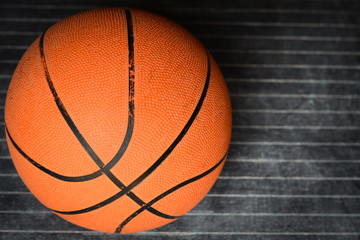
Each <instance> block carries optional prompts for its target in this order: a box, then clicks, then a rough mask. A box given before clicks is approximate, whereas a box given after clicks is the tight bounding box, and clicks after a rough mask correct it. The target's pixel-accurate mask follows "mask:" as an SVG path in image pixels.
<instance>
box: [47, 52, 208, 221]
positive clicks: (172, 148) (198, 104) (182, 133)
mask: <svg viewBox="0 0 360 240" xmlns="http://www.w3.org/2000/svg"><path fill="white" fill-rule="evenodd" d="M206 54H207V62H208V64H207V65H208V66H207V74H206V81H205V85H204V88H203V91H202V93H201V97H200V99H199V101H198V103H197V105H196V107H195V110H194V111H193V113H192V115H191V117H190V118H189V120H188V122H187V123H186V125H185V126H184V128H183V129H182V131H181V132H180V134H179V135H178V136H177V138H176V139H175V140H174V142H173V143H172V144H171V145H170V147H169V148H168V149H167V150H166V151H165V152H164V153H163V154H162V155H161V157H160V158H159V159H158V160H157V161H156V162H155V163H154V164H153V165H152V166H151V167H150V168H148V170H146V171H145V172H144V173H143V174H141V175H140V176H139V177H138V178H137V179H135V180H134V181H133V182H132V183H130V184H129V185H128V186H127V187H125V188H124V189H122V190H121V191H120V192H118V193H116V194H115V195H113V196H111V197H110V198H108V199H106V200H104V201H102V202H100V203H98V204H95V205H93V206H91V207H87V208H84V209H81V210H75V211H57V210H52V211H54V212H56V213H60V214H68V215H70V214H81V213H85V212H90V211H93V210H95V209H98V208H101V207H103V206H105V205H107V204H109V203H111V202H113V201H115V200H117V199H119V198H120V197H122V196H124V195H125V194H127V193H128V192H129V191H131V189H133V188H134V187H135V186H137V185H138V184H139V183H141V182H142V181H143V180H144V179H145V178H146V177H148V176H149V175H150V174H151V173H152V172H153V171H155V169H156V168H157V167H159V166H160V164H161V163H162V162H163V161H164V160H165V159H166V158H167V157H168V156H169V155H170V153H171V152H172V151H173V150H174V148H175V147H176V145H177V144H178V143H179V142H180V141H181V139H182V138H183V137H184V136H185V134H186V133H187V131H188V130H189V128H190V126H191V124H192V123H193V122H194V120H195V118H196V116H197V115H198V113H199V112H200V109H201V106H202V104H203V102H204V100H205V97H206V94H207V90H208V86H209V83H210V73H211V62H210V56H209V54H208V53H206Z"/></svg>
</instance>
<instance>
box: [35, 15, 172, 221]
mask: <svg viewBox="0 0 360 240" xmlns="http://www.w3.org/2000/svg"><path fill="white" fill-rule="evenodd" d="M125 13H126V20H127V25H128V48H129V114H128V121H129V124H128V129H129V126H130V125H131V126H133V125H134V87H135V85H134V80H135V64H134V39H133V24H132V16H131V12H130V10H129V9H125ZM44 35H45V33H44V34H43V35H42V36H41V39H40V52H41V59H42V62H43V66H44V69H45V74H46V78H47V81H48V83H49V87H50V89H51V91H52V93H53V95H54V98H55V101H56V103H57V105H58V108H59V110H60V112H61V113H62V114H63V117H64V119H65V120H66V122H67V123H68V125H69V127H70V128H71V129H72V131H73V133H74V135H75V136H76V137H77V139H78V140H79V142H80V143H82V145H83V147H84V148H85V149H86V150H87V149H90V150H91V151H90V152H88V153H89V155H90V156H91V157H92V158H93V160H94V161H95V163H96V164H97V165H98V166H99V167H100V168H101V169H100V171H101V172H103V173H104V174H105V175H106V176H107V177H108V178H109V179H110V180H111V181H112V182H113V183H114V184H115V185H116V186H118V187H119V188H120V189H121V190H123V189H124V188H125V187H126V186H125V185H124V184H123V183H122V182H121V181H120V180H119V179H117V178H116V177H115V176H114V175H113V174H112V173H111V172H110V170H108V169H105V168H104V164H103V162H102V161H101V159H100V158H99V157H97V155H96V154H95V152H94V151H93V150H92V149H91V147H90V146H89V145H88V143H87V142H86V141H85V139H84V138H83V137H82V136H81V134H80V132H79V131H78V129H77V128H76V125H75V124H74V123H73V121H72V120H71V118H70V116H69V114H68V113H67V111H66V109H65V107H64V105H63V104H62V102H61V100H60V98H59V97H58V95H57V93H56V90H55V88H54V86H53V84H52V82H51V78H50V74H49V72H48V69H47V65H46V61H45V54H44V49H43V41H44ZM59 103H60V104H59ZM64 113H65V114H64ZM132 129H133V127H131V131H127V133H129V132H130V133H131V134H132ZM74 130H75V131H74ZM130 137H131V136H130ZM124 141H125V142H128V143H129V141H130V139H128V140H126V137H125V140H124ZM84 145H85V146H84ZM127 145H128V144H127ZM120 149H121V148H120ZM91 153H93V154H91ZM96 158H98V161H97V160H96ZM130 190H131V189H130ZM130 190H129V191H126V192H124V193H125V194H126V195H128V196H129V197H130V198H131V199H133V200H134V201H135V202H136V203H137V204H139V205H140V206H142V205H144V204H145V202H143V201H142V200H141V199H140V198H138V197H137V196H136V195H135V194H134V193H132V192H130ZM50 210H52V211H54V212H57V213H63V214H65V213H64V212H62V211H57V210H53V209H50ZM84 210H85V209H84ZM84 210H83V211H75V212H77V213H78V214H80V213H84V212H88V211H91V210H94V209H93V208H87V209H86V211H84ZM149 211H150V212H151V213H153V214H155V215H157V216H159V217H163V218H168V219H174V218H177V217H178V216H171V215H167V214H165V213H161V212H159V211H158V210H156V209H149ZM73 214H75V213H73Z"/></svg>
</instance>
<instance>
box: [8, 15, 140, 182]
mask: <svg viewBox="0 0 360 240" xmlns="http://www.w3.org/2000/svg"><path fill="white" fill-rule="evenodd" d="M125 12H126V19H127V23H128V42H129V110H128V125H127V130H126V134H125V137H124V140H123V142H122V144H121V146H120V148H119V150H118V152H117V153H116V154H115V156H114V157H113V158H112V159H111V161H110V162H109V163H108V164H107V165H104V164H103V162H102V161H101V160H100V158H99V157H98V156H97V155H96V154H95V152H94V151H93V150H92V148H91V147H90V146H89V144H88V143H87V142H86V140H85V139H84V137H83V136H82V135H81V134H80V132H79V130H78V129H77V127H76V125H75V124H74V122H73V121H72V120H71V118H70V116H69V114H68V113H67V111H66V109H65V107H64V105H63V104H62V102H61V99H60V98H59V96H58V94H57V92H56V90H55V88H54V84H53V83H52V80H51V77H50V74H49V71H48V68H47V64H46V60H45V53H44V36H45V33H46V31H45V32H44V33H43V34H42V35H41V37H40V43H39V48H40V56H41V61H42V64H43V67H44V71H45V76H46V80H47V82H48V85H49V87H50V90H51V92H52V94H53V96H54V99H55V102H56V105H57V106H58V108H59V110H60V112H61V114H62V115H63V117H64V119H65V121H66V122H67V123H68V125H69V127H70V128H71V130H72V131H73V132H74V134H75V136H76V137H77V138H78V140H79V142H80V143H81V145H82V146H83V147H84V148H85V150H86V151H87V152H88V153H89V155H90V156H91V157H92V159H93V160H94V161H95V162H96V163H97V165H98V166H99V167H100V169H99V170H97V171H95V172H93V173H90V174H87V175H83V176H65V175H61V174H58V173H56V172H53V171H51V170H49V169H47V168H46V167H44V166H43V165H41V164H39V163H38V162H36V161H35V160H33V159H32V158H31V157H30V156H28V155H27V154H26V153H25V152H24V151H22V150H21V149H20V147H19V146H18V145H17V144H16V143H15V141H14V140H13V139H12V138H10V140H11V142H12V143H13V145H14V146H15V148H16V149H17V150H18V151H19V153H20V154H21V155H22V156H23V157H24V158H25V159H27V160H28V161H29V162H30V163H31V164H33V165H34V166H35V167H37V168H39V169H40V170H42V171H44V172H45V173H47V174H49V175H51V176H52V177H54V178H57V179H59V180H62V181H67V182H85V181H89V180H92V179H95V178H97V177H99V176H100V175H102V174H103V171H108V170H110V169H111V168H113V167H114V166H115V165H116V163H117V162H118V161H119V160H120V158H121V157H122V156H123V154H124V153H125V151H126V149H127V147H128V145H129V143H130V140H131V137H132V133H133V129H134V108H135V107H134V78H135V75H134V72H135V68H134V46H133V43H134V39H133V31H132V28H133V26H132V21H131V14H130V11H129V10H128V9H126V10H125ZM7 133H8V135H9V136H10V134H9V132H8V130H7ZM89 151H90V152H89Z"/></svg>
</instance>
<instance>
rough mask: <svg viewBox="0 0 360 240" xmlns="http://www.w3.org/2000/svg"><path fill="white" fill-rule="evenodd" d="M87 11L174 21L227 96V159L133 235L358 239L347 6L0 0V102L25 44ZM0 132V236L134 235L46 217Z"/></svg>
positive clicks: (356, 28)
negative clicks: (206, 181)
mask: <svg viewBox="0 0 360 240" xmlns="http://www.w3.org/2000/svg"><path fill="white" fill-rule="evenodd" d="M98 6H99V7H100V6H129V7H137V8H144V9H149V10H152V11H154V12H157V13H160V14H162V15H165V16H167V17H169V18H170V19H173V20H175V21H177V22H178V23H180V24H182V25H183V26H185V27H186V28H187V29H189V30H190V31H191V32H192V33H193V34H194V35H196V36H197V37H198V38H199V39H200V40H201V41H202V42H203V43H204V45H205V46H206V47H207V48H208V49H209V50H210V52H211V53H212V54H213V56H214V57H215V59H216V60H217V62H218V63H219V65H220V67H221V69H222V70H223V73H224V75H225V77H226V80H227V83H228V86H229V89H230V92H231V98H232V106H233V126H234V127H233V138H232V144H231V149H230V155H229V158H228V160H227V163H226V165H225V167H224V170H223V172H222V174H221V176H220V178H219V180H218V181H217V183H216V184H215V186H214V187H213V189H212V190H211V191H210V193H209V194H208V195H207V196H206V197H205V198H204V200H203V201H202V202H201V203H200V204H199V205H198V206H197V207H196V208H195V209H193V211H191V212H190V213H189V214H187V215H185V216H184V217H182V218H180V219H179V220H177V221H175V222H174V223H171V224H169V225H167V226H164V227H162V228H159V229H156V230H153V231H150V232H144V233H140V234H135V235H136V239H169V238H172V239H197V240H198V239H246V240H253V239H262V240H263V239H264V240H267V239H272V240H275V239H276V240H284V239H301V240H305V239H324V240H325V239H326V240H334V239H346V240H353V239H360V184H359V183H360V171H359V170H360V141H359V140H360V135H359V133H360V121H359V116H360V94H359V93H360V65H359V63H360V2H359V1H356V0H311V1H309V0H278V1H276V0H242V1H229V0H221V1H211V0H208V1H204V0H201V1H193V0H192V1H190V0H186V1H166V0H161V1H155V0H153V1H145V0H138V1H130V0H127V1H111V0H106V1H86V0H65V1H62V0H53V1H41V0H33V1H25V0H23V1H19V0H13V1H4V0H3V1H1V2H0V109H3V106H4V103H5V96H6V90H7V87H8V85H9V82H10V79H11V75H12V73H13V71H14V69H15V67H16V64H17V62H18V60H19V59H20V57H21V56H22V54H23V53H24V52H25V50H26V49H27V47H28V46H29V45H30V44H31V43H32V41H33V40H34V39H35V38H36V37H37V36H38V35H39V34H40V33H41V32H42V31H44V30H45V29H46V28H47V27H48V26H50V25H52V24H53V23H55V22H56V21H58V20H60V19H62V18H64V17H66V16H69V15H72V14H74V13H77V12H79V11H81V10H85V9H91V8H95V7H98ZM2 112H3V111H1V115H0V122H1V124H2V125H3V121H4V118H3V113H2ZM4 137H5V134H4V131H0V239H89V240H92V239H134V238H135V237H134V236H133V235H108V234H102V233H98V232H91V231H87V230H85V229H82V228H80V227H76V226H74V225H72V224H70V223H68V222H66V221H64V220H62V219H60V218H59V217H57V216H56V215H54V214H52V213H50V212H49V211H48V210H47V209H46V208H45V207H43V206H42V205H41V204H40V203H39V202H38V201H37V200H36V199H35V198H34V197H33V196H32V195H31V193H29V191H28V190H27V189H26V187H25V186H24V184H23V183H22V181H21V180H20V178H19V176H18V175H17V173H16V170H15V169H14V166H13V164H12V162H11V159H10V157H9V153H8V150H7V147H6V141H5V139H4Z"/></svg>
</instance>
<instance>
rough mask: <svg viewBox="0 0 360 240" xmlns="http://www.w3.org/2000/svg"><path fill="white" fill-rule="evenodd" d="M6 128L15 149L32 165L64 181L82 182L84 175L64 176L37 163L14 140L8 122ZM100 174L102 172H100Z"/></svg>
mask: <svg viewBox="0 0 360 240" xmlns="http://www.w3.org/2000/svg"><path fill="white" fill-rule="evenodd" d="M5 130H6V134H7V135H8V137H9V139H10V141H11V143H12V144H13V146H14V147H15V149H16V150H17V151H18V152H19V153H20V154H21V155H22V156H23V157H24V158H25V159H26V160H28V161H29V162H30V163H31V164H32V165H34V166H35V167H37V168H38V169H40V170H41V171H43V172H45V173H47V174H48V175H50V176H52V177H54V178H57V179H60V180H63V181H69V182H81V181H83V179H82V177H67V176H63V175H60V174H57V173H56V172H53V171H51V170H49V169H47V168H45V167H44V166H42V165H41V164H39V163H37V162H36V161H34V160H33V159H32V158H30V157H29V156H28V155H27V154H26V153H25V152H24V151H23V150H22V149H21V148H20V147H19V146H18V145H17V144H16V142H15V141H14V139H13V138H12V136H11V135H10V133H9V129H8V128H7V126H6V124H5ZM98 173H101V172H100V171H98ZM98 175H100V174H98Z"/></svg>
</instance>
